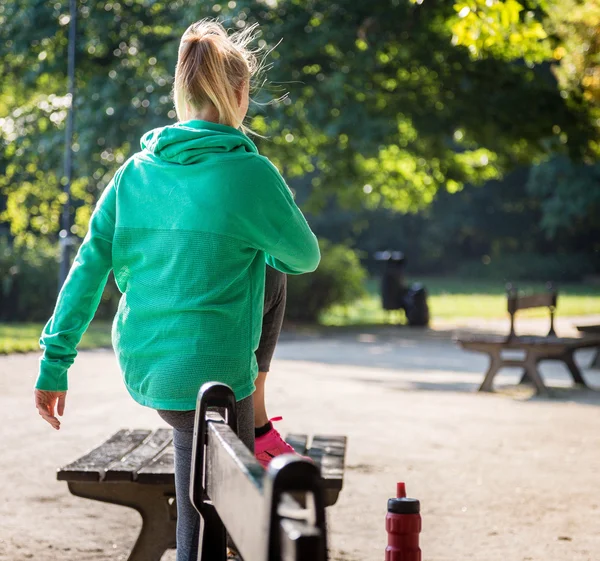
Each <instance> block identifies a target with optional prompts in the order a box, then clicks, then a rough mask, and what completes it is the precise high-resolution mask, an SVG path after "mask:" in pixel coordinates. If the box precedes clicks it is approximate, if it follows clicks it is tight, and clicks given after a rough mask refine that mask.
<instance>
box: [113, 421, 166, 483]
mask: <svg viewBox="0 0 600 561" xmlns="http://www.w3.org/2000/svg"><path fill="white" fill-rule="evenodd" d="M172 440H173V431H172V430H171V429H158V430H156V431H154V432H153V433H151V434H150V435H149V436H148V437H147V438H146V439H145V440H144V441H143V442H142V443H141V444H140V445H139V446H138V447H137V448H134V449H133V450H131V451H130V452H129V453H128V454H127V455H126V456H124V457H123V458H121V459H120V460H117V461H116V462H114V463H112V464H110V465H109V466H108V467H107V468H106V475H105V480H106V481H136V480H137V475H138V472H139V471H140V470H141V469H143V468H144V467H145V466H146V464H149V463H150V462H151V461H152V459H153V458H154V457H155V456H156V455H157V454H158V453H159V452H160V451H161V450H162V449H163V448H165V446H167V444H168V443H169V442H171V441H172Z"/></svg>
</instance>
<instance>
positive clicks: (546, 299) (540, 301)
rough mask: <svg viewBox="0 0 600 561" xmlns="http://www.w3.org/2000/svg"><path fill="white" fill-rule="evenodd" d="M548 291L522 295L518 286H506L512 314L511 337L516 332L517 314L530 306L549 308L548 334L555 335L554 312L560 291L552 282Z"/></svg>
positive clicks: (508, 307)
mask: <svg viewBox="0 0 600 561" xmlns="http://www.w3.org/2000/svg"><path fill="white" fill-rule="evenodd" d="M546 286H547V288H548V292H545V293H538V294H528V295H526V296H520V295H519V292H518V290H517V287H516V286H514V285H512V284H509V285H507V286H506V291H507V294H506V297H507V310H508V313H509V314H510V333H509V337H514V336H515V335H516V333H515V315H516V313H517V312H518V311H519V310H526V309H529V308H548V310H549V312H550V330H549V331H548V336H555V335H556V331H555V330H554V313H555V311H556V304H557V301H558V292H557V290H556V289H555V288H554V287H553V286H552V284H551V283H548V284H547V285H546Z"/></svg>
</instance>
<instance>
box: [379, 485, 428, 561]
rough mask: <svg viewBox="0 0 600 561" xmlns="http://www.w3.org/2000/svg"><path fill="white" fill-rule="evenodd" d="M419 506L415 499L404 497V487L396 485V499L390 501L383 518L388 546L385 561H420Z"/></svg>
mask: <svg viewBox="0 0 600 561" xmlns="http://www.w3.org/2000/svg"><path fill="white" fill-rule="evenodd" d="M420 511H421V505H420V503H419V501H418V500H417V499H409V498H407V497H406V486H405V485H404V483H398V485H397V487H396V498H394V499H390V500H389V501H388V506H387V515H386V517H385V529H386V531H387V534H388V545H387V547H386V548H385V561H421V548H420V547H419V533H420V532H421V514H420Z"/></svg>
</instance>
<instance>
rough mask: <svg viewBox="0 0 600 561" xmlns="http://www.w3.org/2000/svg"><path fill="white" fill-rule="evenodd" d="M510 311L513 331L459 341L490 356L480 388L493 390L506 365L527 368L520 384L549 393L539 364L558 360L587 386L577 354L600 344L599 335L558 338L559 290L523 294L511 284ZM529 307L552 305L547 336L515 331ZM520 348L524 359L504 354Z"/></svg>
mask: <svg viewBox="0 0 600 561" xmlns="http://www.w3.org/2000/svg"><path fill="white" fill-rule="evenodd" d="M507 290H508V291H507V304H508V313H509V314H510V333H509V334H508V336H506V337H503V336H500V335H468V336H459V337H457V338H456V341H457V342H458V343H459V344H460V346H461V347H463V348H464V349H466V350H470V351H475V352H480V353H486V354H488V355H489V357H490V366H489V368H488V370H487V372H486V374H485V378H484V380H483V383H482V384H481V386H480V388H479V391H492V390H493V383H494V377H495V376H496V374H497V373H498V371H499V370H500V369H502V368H505V367H518V368H521V369H522V370H523V377H522V378H521V381H520V383H525V382H530V383H532V384H533V385H534V387H535V388H536V390H537V392H538V393H540V394H547V393H548V390H547V388H546V386H545V385H544V382H543V380H542V377H541V376H540V373H539V370H538V364H539V363H540V362H542V361H544V360H558V361H561V362H563V363H564V364H565V366H566V367H567V368H568V370H569V372H570V374H571V376H572V377H573V382H574V383H575V384H577V385H580V386H584V387H587V384H586V383H585V380H584V378H583V376H582V374H581V370H580V369H579V367H578V366H577V364H576V362H575V360H574V358H573V354H574V353H575V351H576V350H578V349H583V348H586V347H595V346H599V345H600V338H598V337H582V338H575V337H557V335H556V332H555V330H554V313H555V310H556V303H557V299H558V293H557V291H556V290H555V289H553V288H552V287H551V286H549V290H548V292H547V293H540V294H532V295H528V296H520V295H519V293H518V291H517V289H516V288H514V287H512V286H511V285H509V286H508V287H507ZM528 308H548V309H549V312H550V330H549V331H548V334H547V335H546V336H535V335H517V334H516V333H515V316H516V313H517V312H518V311H519V310H524V309H528ZM507 351H508V352H515V351H518V352H519V353H521V355H522V358H515V357H514V356H510V357H505V356H504V354H503V353H506V352H507Z"/></svg>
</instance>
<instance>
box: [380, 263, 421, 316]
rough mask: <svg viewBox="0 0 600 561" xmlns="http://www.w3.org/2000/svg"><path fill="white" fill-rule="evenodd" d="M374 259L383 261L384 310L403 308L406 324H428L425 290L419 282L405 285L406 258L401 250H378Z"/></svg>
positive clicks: (382, 291)
mask: <svg viewBox="0 0 600 561" xmlns="http://www.w3.org/2000/svg"><path fill="white" fill-rule="evenodd" d="M375 260H376V261H382V262H383V263H384V267H383V274H382V276H381V305H382V307H383V309H384V310H388V311H390V310H404V313H405V314H406V319H407V321H408V324H409V325H411V326H421V327H425V326H427V325H429V306H428V305H427V290H426V289H425V287H424V286H423V285H422V284H421V283H413V284H412V285H411V286H407V284H406V278H405V276H404V268H405V266H406V259H405V257H404V254H403V253H402V252H401V251H378V252H376V253H375Z"/></svg>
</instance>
